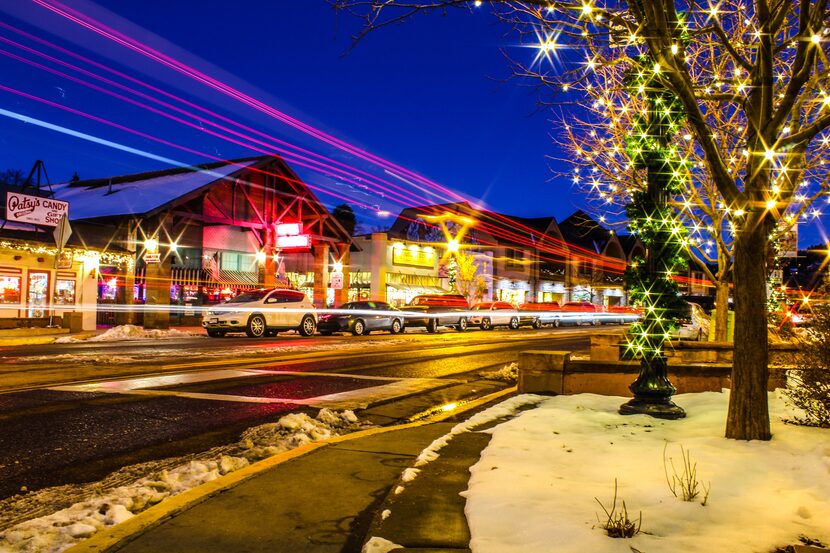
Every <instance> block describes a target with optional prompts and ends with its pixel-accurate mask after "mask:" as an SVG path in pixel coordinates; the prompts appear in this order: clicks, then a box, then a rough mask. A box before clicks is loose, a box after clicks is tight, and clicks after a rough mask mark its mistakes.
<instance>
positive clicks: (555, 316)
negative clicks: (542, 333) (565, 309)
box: [519, 301, 562, 328]
mask: <svg viewBox="0 0 830 553" xmlns="http://www.w3.org/2000/svg"><path fill="white" fill-rule="evenodd" d="M519 311H520V312H526V313H527V315H528V316H533V317H534V320H533V323H532V326H533V328H539V327H540V326H542V325H553V326H559V325H560V324H561V322H562V315H561V311H562V308H561V307H560V306H559V302H556V301H544V302H539V303H523V304H522V305H520V306H519Z"/></svg>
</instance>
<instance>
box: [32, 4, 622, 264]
mask: <svg viewBox="0 0 830 553" xmlns="http://www.w3.org/2000/svg"><path fill="white" fill-rule="evenodd" d="M33 1H34V2H35V3H37V4H38V5H40V6H42V7H44V8H46V9H48V10H50V11H52V12H53V13H55V14H57V15H60V16H61V17H64V18H66V19H68V20H69V21H72V22H74V23H76V24H78V25H80V26H82V27H84V28H86V29H88V30H90V31H92V32H94V33H96V34H98V35H100V36H102V37H104V38H107V39H109V40H112V41H113V42H116V43H117V44H120V45H122V46H124V47H126V48H128V49H130V50H132V51H134V52H136V53H138V54H140V55H143V56H145V57H147V58H149V59H151V60H154V61H156V62H158V63H161V64H162V65H164V66H166V67H168V68H170V69H172V70H174V71H176V72H178V73H180V74H182V75H185V76H187V77H190V78H192V79H194V80H196V81H197V82H201V83H203V84H205V85H207V86H208V87H210V88H212V89H214V90H216V91H218V92H221V93H222V94H225V95H227V96H229V97H231V98H233V99H236V100H237V101H240V102H242V103H244V104H246V105H248V106H249V107H253V108H254V109H257V110H259V111H261V112H262V113H265V114H266V115H269V116H271V117H274V118H276V119H277V120H279V121H281V122H283V123H285V124H288V125H289V126H291V127H293V128H295V129H298V130H301V131H303V132H305V133H306V134H308V135H309V136H312V137H314V138H317V139H319V140H321V141H323V142H325V143H327V144H330V145H332V146H335V147H337V148H339V149H341V150H343V151H346V152H348V153H350V154H352V155H354V156H356V157H359V158H362V159H364V160H366V161H369V162H372V163H374V164H376V165H378V166H380V167H383V168H386V169H391V170H393V171H396V172H399V173H402V174H405V175H408V176H409V177H410V178H412V179H415V180H417V181H419V182H421V183H423V184H424V185H426V186H428V187H431V188H435V189H436V190H440V191H442V192H443V193H444V194H448V195H449V197H451V198H454V199H455V200H456V201H467V198H464V197H463V196H461V195H459V194H457V193H456V192H454V191H452V190H450V189H448V188H445V187H443V186H441V185H440V184H438V183H435V182H434V181H431V180H429V179H427V178H425V177H423V176H421V175H419V174H417V173H415V172H413V171H411V170H409V169H406V168H405V167H401V166H399V165H396V164H394V163H392V162H389V161H387V160H385V159H383V158H381V157H379V156H376V155H374V154H372V153H370V152H366V151H365V150H362V149H360V148H357V147H355V146H352V145H351V144H349V143H347V142H344V141H342V140H340V139H338V138H336V137H334V136H331V135H329V134H327V133H324V132H323V131H320V130H319V129H316V128H315V127H312V126H311V125H307V124H306V123H303V122H302V121H299V120H298V119H295V118H293V117H291V116H289V115H287V114H285V113H283V112H281V111H279V110H277V109H276V108H273V107H271V106H268V105H267V104H264V103H263V102H261V101H259V100H257V99H255V98H252V97H251V96H249V95H247V94H245V93H243V92H241V91H239V90H236V89H234V88H232V87H230V86H228V85H226V84H225V83H222V82H219V81H217V80H216V79H214V78H213V77H210V76H209V75H206V74H204V73H202V72H200V71H198V70H197V69H195V68H193V67H191V66H189V65H187V64H185V63H183V62H180V61H178V60H176V59H174V58H172V57H169V56H167V55H165V54H163V53H162V52H159V51H158V50H155V49H153V48H151V47H150V46H148V45H146V44H143V43H141V42H139V41H137V40H135V39H133V38H131V37H128V36H126V35H124V34H123V33H120V32H119V31H117V30H115V29H113V28H111V27H108V26H107V25H104V24H103V23H101V22H99V21H97V20H95V19H93V18H91V17H89V16H86V15H85V14H82V13H80V12H78V11H77V10H73V9H72V8H69V7H68V6H66V5H64V4H62V3H60V2H57V1H55V0H51V1H47V0H33ZM493 215H494V216H496V217H497V218H499V219H500V220H502V221H503V222H504V223H505V224H507V225H509V226H512V227H520V228H523V230H525V231H527V232H533V229H531V228H529V227H527V226H525V225H522V224H521V223H518V222H516V221H513V220H511V219H509V218H507V217H504V216H502V215H501V214H498V213H493ZM514 241H515V240H514ZM570 246H571V248H570V249H574V245H570ZM577 249H580V248H578V247H577ZM583 251H584V252H585V253H586V254H587V255H589V256H591V257H592V258H601V257H602V256H599V255H598V254H596V253H595V252H591V251H590V250H584V249H583ZM595 262H596V261H595ZM600 263H603V264H604V263H606V262H605V261H600ZM611 264H612V265H618V263H616V262H611ZM609 269H610V266H609Z"/></svg>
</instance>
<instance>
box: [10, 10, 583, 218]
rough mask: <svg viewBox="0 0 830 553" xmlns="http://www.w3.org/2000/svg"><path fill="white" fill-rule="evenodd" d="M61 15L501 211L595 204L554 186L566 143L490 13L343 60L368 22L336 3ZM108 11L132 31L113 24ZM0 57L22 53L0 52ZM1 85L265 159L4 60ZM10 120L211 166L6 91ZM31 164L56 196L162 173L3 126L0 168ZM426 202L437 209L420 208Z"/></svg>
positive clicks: (64, 38)
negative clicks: (39, 167) (513, 74)
mask: <svg viewBox="0 0 830 553" xmlns="http://www.w3.org/2000/svg"><path fill="white" fill-rule="evenodd" d="M64 1H65V3H66V4H67V5H70V6H74V7H77V8H78V9H80V10H81V11H84V12H85V13H88V14H90V15H91V16H93V17H95V18H96V19H99V20H103V21H105V22H107V23H109V24H110V25H111V26H113V27H114V28H117V29H119V30H121V31H123V32H125V33H126V34H128V35H130V36H133V37H134V38H137V39H139V40H141V41H144V42H147V43H148V44H150V45H152V46H154V47H156V48H158V49H159V50H161V51H163V52H165V53H167V54H169V55H171V56H173V57H176V58H178V59H181V60H183V61H185V62H186V63H188V64H190V65H193V66H195V67H198V68H199V69H201V70H202V71H204V72H205V73H208V74H210V75H212V76H215V77H216V78H218V79H220V80H222V81H223V82H227V83H228V84H231V85H233V86H234V87H236V88H238V89H241V90H244V91H245V92H246V93H248V94H250V95H251V96H253V97H255V98H258V99H261V100H262V101H264V102H266V103H267V104H269V105H272V106H275V107H277V108H278V109H280V110H282V111H285V112H288V113H290V114H292V115H293V116H295V117H297V118H299V119H301V120H303V121H304V122H306V123H309V124H312V125H314V126H316V127H318V128H320V129H323V130H325V131H326V132H328V133H330V134H332V135H335V136H337V137H339V138H341V139H343V140H346V141H348V142H350V143H352V144H355V145H358V146H360V147H361V148H364V149H366V150H368V151H370V152H372V153H374V154H376V155H379V156H382V157H384V158H386V159H388V160H390V161H393V162H395V163H397V164H399V165H402V166H404V167H407V168H409V169H411V170H414V171H416V172H418V173H420V174H422V175H424V176H427V177H429V178H431V179H433V180H435V181H437V182H439V183H441V184H443V185H444V186H446V187H448V188H451V189H453V190H456V191H458V192H459V193H461V194H463V195H465V196H467V197H470V198H475V199H481V200H483V201H484V202H486V204H487V205H488V206H489V207H491V208H492V209H495V210H499V211H502V212H505V213H510V214H514V215H523V216H541V215H554V216H556V217H557V219H562V218H564V217H566V216H567V215H568V214H570V213H571V212H572V211H573V210H574V209H576V208H580V207H584V205H585V202H584V199H583V197H582V196H581V195H580V194H579V193H578V191H575V190H572V188H571V184H570V181H569V180H568V179H565V178H561V177H558V178H557V177H554V175H553V174H552V172H551V168H552V167H553V168H554V169H557V170H567V167H565V166H563V165H561V164H557V163H555V162H552V161H551V160H550V159H548V156H554V157H555V156H559V155H561V154H560V152H558V151H557V149H556V147H555V146H554V145H553V143H552V141H551V139H550V133H552V132H555V129H554V127H553V124H552V123H551V121H550V119H551V118H552V114H551V113H550V112H544V111H541V112H540V111H538V110H537V104H536V99H537V96H536V92H535V90H534V89H533V88H532V87H529V86H521V83H520V82H517V81H509V82H506V79H507V78H508V77H509V75H510V73H509V69H508V65H507V63H506V61H505V59H504V57H503V52H502V51H503V50H506V51H507V52H508V53H509V54H510V55H511V56H513V57H515V58H517V59H519V60H523V61H529V60H530V59H532V57H533V55H534V52H533V51H532V50H528V49H521V48H517V47H516V46H515V43H516V40H515V38H513V37H510V36H507V35H506V34H505V33H506V31H507V29H506V27H505V26H504V25H503V24H500V23H499V22H498V21H496V19H495V18H493V17H492V16H490V15H488V14H487V13H486V12H479V11H475V12H474V13H470V12H467V11H463V10H462V11H458V10H453V11H450V12H449V15H447V16H443V17H442V16H440V15H438V14H435V15H429V16H421V17H418V18H415V19H414V20H411V21H409V22H407V23H405V24H401V25H396V26H394V27H390V28H386V29H383V30H380V31H377V32H375V33H373V34H370V35H369V36H368V37H367V38H366V39H364V41H362V42H361V43H360V44H358V45H357V46H356V48H354V49H353V50H352V51H351V52H350V53H349V54H348V55H346V56H344V53H345V52H346V50H347V49H348V47H349V45H350V44H351V36H352V34H353V33H354V32H355V31H356V30H357V29H358V28H359V22H358V21H357V20H355V19H354V18H352V17H350V16H349V15H347V14H341V15H340V16H339V17H338V16H336V15H335V13H334V12H333V10H332V9H331V8H330V7H329V5H328V4H327V3H326V2H325V1H324V0H302V1H299V2H298V1H287V0H281V1H280V0H278V1H273V2H252V1H247V2H246V1H244V0H243V1H240V2H228V1H227V0H201V1H199V2H195V1H178V2H177V1H171V0H141V1H128V2H108V3H106V4H107V9H108V10H111V12H106V11H102V10H101V9H100V8H99V7H96V6H95V5H94V4H91V3H89V2H87V1H86V0H64ZM102 4H104V3H102ZM3 9H4V10H6V12H5V13H3V12H0V17H2V21H3V22H6V23H8V24H11V25H13V26H15V27H17V28H20V29H24V30H26V31H28V32H31V33H33V34H37V35H38V36H41V37H43V38H45V39H48V40H50V41H52V42H56V43H58V44H60V45H62V46H64V47H66V48H68V49H71V50H73V51H76V52H78V53H81V54H83V55H85V56H88V57H93V58H94V59H96V60H98V61H101V62H102V63H106V64H107V65H110V66H112V67H115V68H117V69H119V70H121V71H124V72H127V73H129V74H131V75H134V76H141V77H142V78H145V79H147V81H148V82H150V83H152V84H154V85H156V86H159V87H160V88H164V89H165V90H168V91H170V92H174V93H176V94H179V95H183V96H186V97H187V98H189V99H191V100H194V101H197V102H199V103H200V104H201V105H204V106H206V107H210V108H211V109H214V110H215V111H218V112H220V113H222V114H225V115H230V116H232V117H234V118H237V119H239V120H242V121H244V122H245V123H246V124H249V125H251V126H252V127H255V128H257V129H260V130H263V131H264V132H267V133H269V134H271V135H274V136H279V137H282V138H285V139H287V140H289V141H291V142H293V143H297V144H302V145H303V146H305V147H308V148H310V149H313V150H315V151H318V152H321V153H326V154H334V155H336V156H337V157H338V159H341V160H343V161H346V162H348V163H350V164H353V165H357V166H359V167H361V168H366V169H368V165H366V164H365V163H363V162H361V161H359V160H356V159H354V158H350V157H348V156H345V155H344V154H341V153H334V151H333V150H332V149H331V148H330V147H327V146H324V145H321V144H320V143H319V142H317V141H314V140H312V139H310V138H308V137H305V136H303V135H301V134H299V133H297V132H293V131H291V130H290V129H287V128H286V127H285V126H284V125H282V124H279V123H277V122H275V121H272V120H269V119H268V118H267V117H266V116H264V115H263V114H261V113H257V112H254V111H252V110H250V109H248V108H244V107H241V106H240V105H238V104H236V103H234V102H232V101H230V100H228V99H227V98H224V97H220V96H218V95H217V94H216V93H213V92H205V90H204V88H203V87H200V86H198V85H196V84H194V83H193V82H192V81H186V80H185V79H183V78H182V77H180V76H177V75H176V74H174V73H172V72H170V71H167V70H164V69H160V68H159V66H158V65H156V64H153V63H150V62H148V61H147V60H144V59H142V58H140V57H138V56H136V55H133V54H130V53H129V52H128V51H126V50H125V49H123V48H120V47H117V46H114V45H113V44H112V43H110V42H107V41H104V40H102V39H99V38H96V37H95V36H94V35H93V34H91V33H90V32H88V31H84V30H82V29H80V28H79V27H77V26H76V25H72V24H70V23H68V22H66V21H65V20H63V19H62V18H59V17H56V16H54V15H53V14H50V13H49V12H48V11H46V10H45V9H43V8H41V7H39V6H36V5H34V4H29V3H28V2H27V1H26V0H19V1H18V2H15V3H14V4H13V5H12V6H4V8H3ZM112 13H114V14H115V15H116V16H120V17H122V18H124V21H119V19H118V17H116V18H115V19H113V18H112ZM0 36H6V37H8V38H12V39H14V40H20V38H19V37H18V36H16V35H15V34H14V33H11V32H9V31H8V30H4V29H0ZM159 37H161V39H159ZM165 39H166V40H165ZM24 42H26V43H27V44H32V43H31V42H28V41H24ZM0 48H2V49H8V50H9V51H13V52H17V53H19V51H18V50H14V49H13V48H11V47H9V46H6V45H3V44H1V43H0ZM38 48H40V49H43V47H42V46H38ZM60 57H61V59H68V58H67V57H66V56H60ZM0 74H2V75H3V79H2V81H0V84H5V85H6V86H9V87H12V88H16V89H19V90H23V91H25V92H27V93H30V94H34V95H37V96H41V97H45V98H47V99H49V100H52V101H54V102H58V103H60V104H62V105H68V106H71V107H73V108H75V109H79V110H82V111H86V112H89V113H92V114H94V115H97V116H100V117H104V118H106V119H109V120H112V121H114V122H117V123H119V124H122V125H124V126H127V127H131V128H135V129H136V130H140V131H141V132H144V133H147V134H151V135H153V136H157V137H160V138H163V139H165V140H168V141H171V142H175V143H177V144H181V145H185V146H187V147H189V148H192V149H195V150H199V151H203V152H207V153H210V154H213V155H217V156H220V157H223V158H233V157H240V156H244V155H250V154H252V153H256V152H252V151H251V150H247V149H244V148H241V147H239V146H235V145H230V144H228V143H226V142H223V141H221V140H219V139H216V138H214V137H209V136H205V135H204V134H203V133H200V132H198V131H194V130H191V129H185V128H183V127H181V126H180V125H178V124H174V123H171V122H169V121H167V120H165V119H163V118H162V117H160V116H157V115H153V114H149V113H147V112H146V111H145V110H142V109H139V108H136V107H132V106H126V105H125V104H123V103H122V102H120V101H117V100H114V99H111V98H108V97H106V96H104V95H102V94H100V93H97V92H93V91H89V90H88V89H86V88H84V87H83V86H81V85H79V84H76V83H72V82H70V81H68V80H67V79H64V78H61V77H58V76H55V75H50V74H47V73H44V72H43V71H40V70H37V69H35V68H32V67H29V66H26V65H25V64H23V63H20V62H19V61H14V60H11V59H9V58H8V57H6V56H0ZM527 84H529V83H525V85H527ZM0 108H4V109H6V110H9V111H14V112H16V113H20V114H24V115H27V116H31V117H35V118H37V119H41V120H45V121H48V122H50V123H54V124H58V125H61V126H65V127H68V128H71V129H74V130H77V131H81V132H85V133H89V134H92V135H95V136H98V137H101V138H104V139H107V140H112V141H115V142H118V143H121V144H125V145H128V146H131V147H134V148H138V149H141V150H145V151H149V152H152V153H153V154H156V155H161V156H165V157H170V158H173V159H176V160H179V161H183V162H186V163H198V162H202V161H206V160H205V159H204V158H202V157H200V156H199V155H197V154H187V153H183V152H180V151H177V150H175V149H173V148H169V147H166V146H162V145H159V144H157V143H154V142H153V141H151V140H148V139H143V138H139V137H136V136H132V135H130V134H127V133H125V132H123V131H118V130H114V129H111V128H107V127H105V126H102V125H101V124H99V123H94V122H91V121H88V120H84V119H82V118H79V117H78V116H76V115H71V114H67V113H64V112H61V111H60V110H58V109H55V108H54V107H48V106H43V105H40V104H37V103H36V102H33V101H31V100H26V99H21V98H19V97H17V96H14V95H12V94H9V93H7V92H3V91H0ZM35 159H43V160H44V161H45V162H46V167H47V169H48V171H49V174H50V176H51V178H52V180H53V181H56V182H57V181H63V180H66V179H68V178H69V177H70V176H71V175H72V173H73V172H74V171H77V172H78V174H79V175H80V176H81V178H92V177H103V176H108V175H118V174H125V173H130V172H138V171H144V170H150V169H157V168H162V167H165V166H166V164H165V163H163V162H160V161H157V160H151V159H146V158H142V157H137V156H135V155H133V154H128V153H125V152H119V151H116V150H113V149H111V148H107V147H104V146H100V145H97V144H91V143H89V142H86V141H82V140H79V139H77V138H73V137H70V136H66V135H63V134H59V133H56V132H54V131H51V130H46V129H43V128H39V127H36V126H34V125H30V124H24V123H21V122H19V121H15V120H12V119H9V118H7V117H0V170H3V169H5V168H20V169H25V170H28V169H29V168H30V167H31V164H32V163H33V161H34V160H35ZM299 172H300V174H301V176H302V177H303V178H305V179H306V180H307V181H309V182H311V183H319V184H320V185H322V186H330V181H328V179H326V178H325V177H321V176H320V175H319V174H316V173H314V172H311V171H306V170H302V169H299ZM374 172H375V173H377V174H380V175H382V173H380V172H378V171H377V170H374ZM341 190H342V191H345V192H346V193H347V194H348V195H349V196H350V197H351V196H354V197H355V198H356V199H359V200H360V201H362V202H364V203H367V204H377V205H379V206H381V207H386V208H388V209H390V210H391V211H393V212H397V211H398V210H399V209H400V205H399V204H393V203H389V202H388V200H385V199H383V198H380V197H379V196H377V195H375V194H367V193H364V192H361V191H359V190H356V189H354V188H352V189H350V190H349V189H344V188H341ZM323 199H324V201H326V202H327V203H330V204H334V203H339V200H334V199H331V198H325V197H324V198H323ZM427 201H433V198H427V199H424V202H427ZM358 212H359V214H360V215H365V213H361V210H358Z"/></svg>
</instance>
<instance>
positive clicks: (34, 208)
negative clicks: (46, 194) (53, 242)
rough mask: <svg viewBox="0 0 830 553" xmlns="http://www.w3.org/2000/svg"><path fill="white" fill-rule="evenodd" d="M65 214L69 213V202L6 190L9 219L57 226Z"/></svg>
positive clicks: (7, 216)
mask: <svg viewBox="0 0 830 553" xmlns="http://www.w3.org/2000/svg"><path fill="white" fill-rule="evenodd" d="M64 215H67V216H68V215H69V202H64V201H61V200H53V199H52V198H41V197H40V196H29V195H27V194H18V193H16V192H6V219H7V220H8V221H14V222H17V223H32V224H35V225H46V226H50V227H56V226H58V224H59V223H60V222H61V217H63V216H64Z"/></svg>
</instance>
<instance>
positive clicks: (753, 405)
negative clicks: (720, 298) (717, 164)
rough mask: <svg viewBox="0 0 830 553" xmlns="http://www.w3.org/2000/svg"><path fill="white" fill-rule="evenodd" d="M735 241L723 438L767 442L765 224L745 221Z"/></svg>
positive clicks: (750, 219) (758, 218) (754, 219)
mask: <svg viewBox="0 0 830 553" xmlns="http://www.w3.org/2000/svg"><path fill="white" fill-rule="evenodd" d="M747 219H748V220H747V221H746V222H745V224H744V225H742V228H741V229H740V231H739V234H738V237H737V239H736V241H735V264H734V266H733V276H734V283H735V356H734V361H733V363H732V392H731V394H730V395H729V413H728V415H727V419H726V437H727V438H732V439H736V440H769V439H770V438H771V437H772V435H771V433H770V425H769V407H768V402H767V381H768V379H769V367H768V366H767V362H768V358H769V352H768V347H767V313H766V293H767V292H766V282H767V270H766V246H767V234H768V228H767V224H766V223H765V221H764V220H763V218H762V216H756V217H748V218H747Z"/></svg>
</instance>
